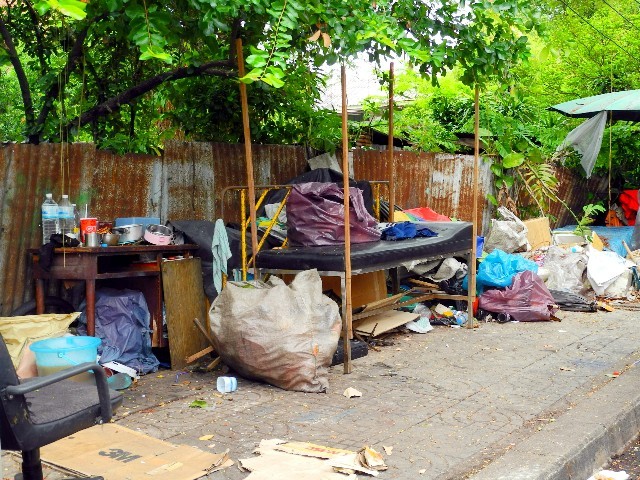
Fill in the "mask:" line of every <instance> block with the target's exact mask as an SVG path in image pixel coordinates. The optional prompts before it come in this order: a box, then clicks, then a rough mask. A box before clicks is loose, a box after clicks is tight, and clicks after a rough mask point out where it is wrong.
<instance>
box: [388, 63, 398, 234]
mask: <svg viewBox="0 0 640 480" xmlns="http://www.w3.org/2000/svg"><path fill="white" fill-rule="evenodd" d="M393 78H394V77H393V62H391V65H389V139H388V143H387V156H388V160H387V162H388V165H387V168H388V177H389V222H393V217H394V211H395V205H396V180H395V179H396V168H395V163H394V160H393Z"/></svg>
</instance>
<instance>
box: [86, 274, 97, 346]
mask: <svg viewBox="0 0 640 480" xmlns="http://www.w3.org/2000/svg"><path fill="white" fill-rule="evenodd" d="M85 283H86V286H85V301H86V302H87V312H86V313H87V335H90V336H92V337H93V336H95V334H96V281H95V280H93V279H92V280H87V281H86V282H85Z"/></svg>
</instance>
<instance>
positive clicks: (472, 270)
mask: <svg viewBox="0 0 640 480" xmlns="http://www.w3.org/2000/svg"><path fill="white" fill-rule="evenodd" d="M474 97H475V98H474V119H473V120H474V122H473V133H474V139H473V213H472V220H471V221H472V222H473V227H472V229H471V232H472V233H471V259H470V261H469V285H468V288H469V292H468V293H469V295H468V298H469V305H468V306H467V328H473V323H474V322H473V304H474V303H475V300H476V255H477V250H478V246H477V240H476V239H477V238H478V177H479V175H478V163H479V161H480V87H479V86H478V85H477V84H476V89H475V96H474Z"/></svg>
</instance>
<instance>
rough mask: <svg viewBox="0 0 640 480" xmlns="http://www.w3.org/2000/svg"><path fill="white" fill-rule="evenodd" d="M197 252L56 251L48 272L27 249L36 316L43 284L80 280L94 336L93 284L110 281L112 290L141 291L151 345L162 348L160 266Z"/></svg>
mask: <svg viewBox="0 0 640 480" xmlns="http://www.w3.org/2000/svg"><path fill="white" fill-rule="evenodd" d="M197 249H198V246H197V245H165V246H160V245H118V246H114V247H75V248H70V247H66V248H56V249H55V250H54V255H53V259H52V262H51V266H50V268H49V271H46V270H45V269H43V268H42V266H40V262H39V259H40V251H39V249H37V248H32V249H29V250H28V251H29V253H30V254H31V256H32V259H33V278H34V281H35V287H36V308H37V313H38V314H42V313H44V297H45V288H44V281H45V280H83V281H84V282H85V301H86V304H87V308H86V315H87V333H88V334H89V335H95V305H96V280H105V281H112V282H111V283H114V284H115V285H114V286H118V287H120V288H133V289H136V290H140V291H142V293H143V294H144V296H145V299H146V301H147V306H148V307H149V313H150V314H151V325H149V327H150V328H151V329H152V330H153V336H152V345H153V346H154V347H160V346H165V344H166V342H165V340H164V338H163V335H162V279H161V278H160V277H161V270H162V269H161V266H162V262H163V261H164V259H166V258H168V257H176V256H183V257H190V256H191V253H192V252H193V251H194V250H197ZM116 282H117V283H116Z"/></svg>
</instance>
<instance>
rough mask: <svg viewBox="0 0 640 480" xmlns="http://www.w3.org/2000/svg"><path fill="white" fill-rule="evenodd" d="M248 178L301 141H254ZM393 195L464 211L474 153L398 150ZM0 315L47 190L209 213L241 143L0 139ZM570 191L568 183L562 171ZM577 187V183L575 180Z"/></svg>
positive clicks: (485, 173) (369, 155)
mask: <svg viewBox="0 0 640 480" xmlns="http://www.w3.org/2000/svg"><path fill="white" fill-rule="evenodd" d="M253 156H254V170H255V177H256V178H255V182H256V184H258V185H267V184H281V183H286V182H287V181H288V180H290V179H291V178H293V177H295V176H297V175H300V174H301V173H303V172H304V171H305V170H306V168H307V165H306V151H305V149H304V148H303V147H299V146H282V145H254V146H253ZM353 157H354V158H353V165H354V172H355V178H358V179H367V180H387V173H386V172H387V167H386V155H385V153H384V152H380V151H374V150H356V151H354V155H353ZM395 162H396V203H397V204H398V205H401V206H403V207H404V208H413V207H419V206H429V207H431V208H432V209H434V210H435V211H437V212H439V213H443V214H445V215H449V216H452V217H456V218H459V219H462V220H470V219H471V205H472V204H473V198H472V191H473V190H472V184H471V179H472V171H473V157H472V156H468V155H449V154H429V153H426V154H417V153H413V152H404V151H398V152H397V153H396V155H395ZM0 171H1V172H2V175H3V179H4V180H3V188H2V189H1V190H0V199H1V200H2V204H1V205H2V208H1V210H0V289H1V294H0V315H8V314H9V313H10V312H11V311H13V310H14V309H15V308H16V307H18V306H19V305H21V304H22V303H24V302H25V301H27V300H29V299H31V298H33V284H32V281H31V267H30V259H29V258H28V257H27V253H26V252H27V248H30V247H38V246H39V245H40V243H41V230H40V205H41V203H42V201H43V199H44V195H45V193H47V192H52V193H53V194H54V198H55V199H56V200H58V199H59V198H60V195H61V194H62V193H63V190H64V193H69V195H70V197H71V199H72V201H74V202H75V203H77V204H78V207H79V209H80V210H81V212H82V211H83V210H84V206H85V205H88V210H89V213H90V215H92V216H97V217H98V218H99V219H100V220H113V219H114V218H117V217H134V216H156V217H160V219H161V222H163V223H164V222H166V221H168V220H185V219H189V220H210V221H213V220H215V219H216V218H217V217H218V216H219V214H220V211H221V207H222V203H221V202H222V201H223V200H222V198H221V193H222V190H223V189H224V188H225V187H227V186H231V185H244V184H245V183H246V180H245V163H244V146H243V145H229V144H217V143H196V142H177V141H174V142H168V143H167V144H166V146H165V151H164V154H163V155H162V156H161V157H155V156H151V155H135V154H129V155H116V154H113V153H110V152H107V151H100V150H96V148H95V146H94V145H92V144H43V145H37V146H35V145H26V144H17V145H8V146H5V147H2V148H0ZM480 183H481V187H480V192H481V193H480V195H481V197H482V198H481V199H480V202H479V203H480V208H481V209H483V211H484V216H483V217H484V218H483V225H484V226H485V227H486V225H487V223H488V221H489V218H490V217H489V212H490V210H489V209H488V208H487V205H486V201H485V200H484V196H485V193H486V192H488V191H491V189H492V177H491V174H490V171H489V165H488V164H487V163H484V162H483V163H482V164H481V165H480ZM566 185H567V186H566V188H567V190H568V191H573V192H575V191H576V188H575V183H574V182H573V181H567V184H566ZM582 191H584V188H583V189H582ZM225 202H228V203H227V204H225V205H224V212H225V218H224V220H225V221H226V222H230V221H237V220H238V218H239V215H238V211H239V206H238V204H236V203H234V202H233V200H232V199H225Z"/></svg>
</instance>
